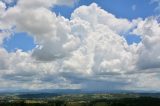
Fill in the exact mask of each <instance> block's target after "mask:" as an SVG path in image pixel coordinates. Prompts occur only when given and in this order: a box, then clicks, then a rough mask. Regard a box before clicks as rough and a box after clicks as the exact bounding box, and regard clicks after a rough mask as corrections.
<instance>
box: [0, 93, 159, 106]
mask: <svg viewBox="0 0 160 106" xmlns="http://www.w3.org/2000/svg"><path fill="white" fill-rule="evenodd" d="M37 95H39V96H37ZM37 95H36V94H33V95H32V94H29V95H28V94H27V95H26V94H25V95H24V94H23V95H7V96H6V95H5V96H0V106H160V98H159V96H158V97H151V96H150V97H148V96H146V95H145V96H144V95H142V96H141V95H139V94H72V95H58V94H54V95H53V94H44V93H43V94H42V95H40V94H37ZM47 95H48V96H47Z"/></svg>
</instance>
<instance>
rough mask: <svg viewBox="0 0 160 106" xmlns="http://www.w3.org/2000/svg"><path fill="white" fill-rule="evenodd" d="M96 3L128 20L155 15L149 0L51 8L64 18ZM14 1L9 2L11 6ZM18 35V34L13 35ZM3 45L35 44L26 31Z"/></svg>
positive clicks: (132, 38) (103, 0)
mask: <svg viewBox="0 0 160 106" xmlns="http://www.w3.org/2000/svg"><path fill="white" fill-rule="evenodd" d="M93 2H95V3H97V4H98V6H100V7H101V8H102V9H104V10H106V11H108V12H110V13H112V14H114V15H115V16H116V17H118V18H127V19H129V20H132V19H136V18H139V17H140V18H146V17H149V16H152V15H156V14H157V12H156V11H155V8H156V6H157V4H156V3H151V2H150V0H79V2H78V3H76V4H75V5H74V6H71V7H69V6H55V7H54V8H52V11H54V12H55V13H56V14H57V15H58V14H60V15H62V16H64V17H65V18H68V19H69V18H70V16H71V13H72V12H73V11H74V10H75V9H76V8H78V7H79V6H81V5H90V4H91V3H93ZM13 4H14V3H12V4H10V5H11V6H13ZM14 35H18V36H14ZM126 40H127V42H128V43H129V44H132V43H133V42H135V43H138V42H139V41H140V40H141V39H140V37H138V36H134V35H128V36H126ZM3 45H4V47H5V48H6V49H7V50H8V51H9V52H11V51H15V50H16V49H17V48H18V49H22V50H23V51H28V50H31V49H33V48H34V47H35V46H36V44H35V43H34V40H33V38H32V37H30V36H29V35H28V34H27V33H22V32H17V33H14V34H13V35H12V37H10V38H7V39H5V41H4V44H3Z"/></svg>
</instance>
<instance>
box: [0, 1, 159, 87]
mask: <svg viewBox="0 0 160 106" xmlns="http://www.w3.org/2000/svg"><path fill="white" fill-rule="evenodd" d="M63 1H64V0H58V1H57V0H47V1H45V2H44V1H43V0H35V1H27V0H20V1H18V3H17V5H16V6H14V7H11V8H9V9H7V10H4V8H5V4H4V3H1V4H0V11H4V12H2V17H0V18H1V21H0V27H1V29H8V30H9V29H11V28H12V27H14V31H17V32H26V33H29V34H30V35H31V36H32V37H33V38H34V41H35V43H36V44H37V46H36V48H34V49H33V50H30V51H28V52H22V51H21V50H17V51H16V52H13V53H9V52H7V51H6V50H5V49H4V48H3V47H1V48H0V70H2V71H1V72H0V73H1V74H0V81H3V83H2V84H1V85H0V88H7V87H9V86H10V87H12V88H17V87H18V88H22V89H26V88H27V89H46V88H49V89H51V88H53V89H55V88H76V89H77V88H82V89H86V88H87V87H88V86H90V87H92V88H93V89H101V88H107V87H108V88H110V89H111V88H113V89H131V87H135V89H136V88H137V89H141V88H145V87H148V89H150V88H149V86H148V84H150V82H152V81H156V82H158V78H157V75H158V73H159V72H158V70H159V68H160V67H159V64H160V61H159V60H160V58H159V57H160V55H159V54H160V52H159V49H160V48H159V45H160V44H159V40H160V36H159V33H160V32H159V31H160V29H159V28H160V25H159V23H158V21H157V19H156V18H147V19H145V20H142V19H136V20H133V21H129V20H127V19H122V18H117V17H116V16H115V15H113V14H111V13H109V12H107V11H105V10H103V9H101V8H100V7H99V6H98V5H97V4H95V3H93V4H91V5H89V6H80V7H79V8H77V9H76V10H75V11H74V12H73V13H72V15H71V19H66V18H64V17H63V16H56V14H55V13H54V12H53V11H51V10H50V9H49V7H51V6H53V5H73V4H74V2H75V1H72V0H67V1H66V2H63ZM28 7H30V8H29V9H28ZM4 32H5V31H3V36H4V37H1V36H0V41H1V42H3V39H4V38H5V37H6V35H7V34H5V33H4ZM0 33H1V32H0ZM126 33H133V34H136V35H138V36H140V37H141V38H142V42H140V43H139V44H132V45H128V44H127V41H126V39H125V37H124V35H125V34H126ZM1 34H2V33H1ZM7 37H8V36H7ZM139 73H141V74H140V75H139ZM149 73H152V74H153V73H154V75H150V74H149ZM143 75H144V77H142V76H143ZM149 75H150V76H151V77H156V78H153V79H152V80H147V79H146V80H143V79H141V78H144V79H145V78H146V77H147V76H149ZM137 77H139V78H138V79H137ZM138 81H140V82H139V83H137V82H138ZM144 81H145V83H143V82H144ZM11 83H12V84H11ZM95 85H98V86H97V87H95ZM44 87H45V88H44ZM153 88H157V87H156V85H153V86H152V89H153Z"/></svg>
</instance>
